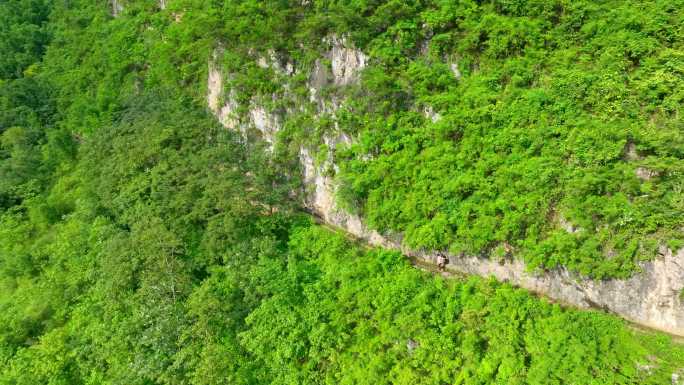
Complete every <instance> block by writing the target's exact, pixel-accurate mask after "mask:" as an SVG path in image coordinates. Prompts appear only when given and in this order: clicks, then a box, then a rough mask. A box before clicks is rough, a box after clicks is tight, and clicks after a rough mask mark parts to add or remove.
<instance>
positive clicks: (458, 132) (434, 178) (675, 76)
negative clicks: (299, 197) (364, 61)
mask: <svg viewBox="0 0 684 385" xmlns="http://www.w3.org/2000/svg"><path fill="white" fill-rule="evenodd" d="M479 3H482V4H480V5H478V4H479ZM401 4H402V5H400V3H399V2H396V3H394V2H387V3H386V4H383V5H382V6H379V7H371V6H368V7H367V8H366V9H365V10H364V11H363V12H361V13H362V14H367V13H373V14H378V13H380V12H389V11H392V12H394V13H393V15H394V16H393V17H391V18H390V17H383V18H378V19H377V21H376V20H375V19H372V18H370V19H368V20H369V23H371V25H369V26H368V27H367V28H368V31H378V32H372V33H371V32H369V33H368V35H367V40H368V41H367V43H365V45H364V48H365V49H366V50H367V51H368V52H370V53H371V56H372V63H373V65H372V66H371V67H370V68H368V70H367V71H365V74H364V75H365V76H364V83H363V84H364V87H363V89H362V90H360V91H357V92H361V93H362V94H363V95H364V96H365V97H363V98H359V97H355V98H353V100H354V102H353V103H351V105H350V106H349V108H348V110H349V114H348V116H345V118H347V119H348V121H349V123H348V127H352V128H353V130H354V132H355V133H357V135H358V136H359V143H358V144H356V145H355V146H353V147H352V148H351V150H349V151H347V152H344V153H342V154H340V155H341V156H340V157H341V158H343V159H347V161H346V162H342V163H341V164H342V165H343V170H342V175H341V178H342V179H343V180H344V181H345V182H346V185H347V186H348V189H347V191H346V192H345V195H344V198H345V199H346V200H347V201H350V202H352V205H355V206H356V207H358V210H359V211H360V212H361V213H362V214H363V215H364V217H366V218H367V219H368V221H369V223H370V224H371V225H373V226H374V227H375V228H378V229H381V230H393V231H402V232H404V233H405V235H406V242H407V243H408V244H409V245H411V246H413V247H418V248H419V247H426V248H444V247H449V248H450V249H451V250H452V251H453V252H455V253H458V252H466V253H470V254H479V253H482V252H485V253H489V252H491V250H493V249H495V248H496V247H497V246H498V245H501V244H503V243H504V242H506V243H508V244H509V245H511V246H513V247H514V248H515V249H516V254H517V255H520V256H521V257H523V258H524V259H525V261H526V262H528V264H529V265H530V266H531V267H533V268H534V267H539V268H555V267H558V266H560V265H562V266H565V267H568V268H570V269H571V270H574V271H578V272H580V273H582V274H584V275H587V276H591V277H595V278H605V277H626V276H629V275H630V274H632V272H634V271H635V269H636V265H635V264H636V262H638V261H639V260H641V259H650V258H653V257H654V256H655V255H656V246H657V244H658V243H662V244H665V243H667V242H668V241H670V240H673V239H679V240H681V239H682V232H681V226H682V223H683V222H682V218H683V214H684V205H683V204H682V203H683V202H684V200H683V199H682V198H683V197H684V195H682V191H683V187H684V178H683V177H682V175H683V174H682V171H683V169H682V166H683V165H684V161H683V160H684V136H683V135H682V133H683V132H684V127H683V126H682V121H681V118H680V114H681V111H680V109H681V106H682V102H683V101H684V94H683V93H682V89H683V86H684V47H683V46H682V42H683V41H684V35H682V30H681V28H679V26H680V25H682V22H684V14H683V13H682V12H681V10H682V9H683V8H682V6H683V5H684V4H682V3H679V2H676V1H675V2H671V1H647V2H624V1H605V2H585V1H579V2H577V1H573V2H565V1H541V2H538V1H491V2H469V1H465V2H452V1H435V2H428V4H425V3H424V2H418V1H416V2H401ZM388 20H391V23H388ZM383 23H384V24H383ZM388 24H389V25H388ZM425 39H430V45H429V51H428V52H427V53H426V54H425V55H422V56H419V55H418V52H419V49H420V47H421V43H422V41H424V40H425ZM361 41H363V40H361ZM445 62H446V63H449V62H450V63H457V65H458V69H459V70H460V72H461V73H462V77H461V79H460V80H459V79H456V77H455V76H454V75H453V74H452V73H451V72H450V68H449V66H448V65H447V64H445ZM426 107H430V108H432V109H433V110H434V111H435V112H437V113H439V114H440V115H441V120H439V121H437V122H432V121H431V120H430V119H427V118H425V117H424V116H423V114H422V111H423V110H424V109H425V108H426ZM640 167H641V168H642V169H643V170H648V171H646V173H647V174H648V173H649V172H650V175H651V177H650V178H649V179H648V180H642V179H640V178H639V177H638V176H637V171H638V170H639V168H640ZM562 222H566V223H569V224H571V225H572V226H573V227H575V228H576V229H578V231H576V232H573V233H570V232H568V231H566V230H565V229H563V226H562V225H561V223H562Z"/></svg>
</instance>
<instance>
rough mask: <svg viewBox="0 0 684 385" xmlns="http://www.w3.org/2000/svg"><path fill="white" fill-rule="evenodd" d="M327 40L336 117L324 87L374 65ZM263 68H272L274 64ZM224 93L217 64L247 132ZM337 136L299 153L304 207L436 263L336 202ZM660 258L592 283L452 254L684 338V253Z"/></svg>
mask: <svg viewBox="0 0 684 385" xmlns="http://www.w3.org/2000/svg"><path fill="white" fill-rule="evenodd" d="M327 42H329V43H330V45H331V48H330V51H329V52H327V53H326V54H325V55H324V56H325V57H324V58H321V59H320V60H318V61H316V63H315V65H314V68H313V70H312V73H311V74H310V76H309V82H308V83H309V89H310V95H309V102H311V103H312V104H313V105H314V106H315V108H316V109H317V110H318V111H319V113H325V114H329V115H332V116H333V118H334V113H335V110H336V109H337V108H339V106H340V105H341V104H343V103H344V101H342V100H333V101H329V100H327V101H326V100H323V98H322V97H321V92H320V90H321V89H322V88H323V87H329V86H336V87H345V86H349V85H351V84H354V83H355V82H357V81H358V80H359V72H360V71H361V70H362V69H363V68H364V67H365V65H366V64H367V62H368V57H367V56H366V55H365V54H363V53H362V52H361V51H359V50H357V49H355V48H353V47H351V46H349V45H348V44H347V42H346V40H345V39H342V38H338V37H332V38H330V39H328V40H327ZM325 60H329V61H330V62H331V63H332V66H331V67H326V65H324V61H325ZM260 65H264V66H270V64H269V63H268V62H267V61H264V62H263V63H260ZM456 69H457V67H456ZM283 72H284V73H286V72H290V73H291V72H293V71H292V70H285V71H283ZM455 76H460V73H458V74H457V73H456V72H455ZM223 96H225V95H223V77H222V74H221V72H220V71H219V69H218V68H217V66H216V65H213V64H210V65H209V74H208V94H207V103H208V105H209V109H210V110H211V111H212V112H214V114H215V115H216V116H217V118H218V119H219V120H220V121H221V123H222V124H223V125H224V126H226V127H227V128H230V129H240V126H241V124H244V123H240V124H238V123H237V122H239V120H238V117H237V116H235V115H234V114H235V111H236V105H233V104H231V100H234V98H233V97H231V96H230V94H229V95H228V97H227V98H226V99H227V100H228V101H227V102H225V103H224V104H223V105H222V104H221V103H222V102H221V100H222V97H223ZM306 102H307V101H303V103H306ZM425 113H426V116H428V117H430V118H431V119H433V120H435V121H436V120H438V119H439V117H438V116H437V114H434V112H433V111H426V112H425ZM244 119H247V120H248V121H249V124H251V125H253V126H254V127H256V128H257V129H258V130H259V131H261V132H262V133H263V137H264V139H265V140H267V141H269V143H271V144H273V143H274V142H275V141H276V140H277V138H276V133H277V132H278V131H279V130H280V128H281V126H282V121H283V117H282V116H280V115H278V114H275V113H273V112H270V111H268V109H267V108H264V107H263V106H260V105H259V104H258V103H255V104H253V105H252V107H251V109H250V112H249V113H248V116H247V117H246V118H244ZM335 127H337V125H336V126H335ZM335 131H336V133H335V134H328V135H327V136H325V137H324V141H325V144H326V145H327V148H328V154H327V157H326V158H325V159H323V160H320V159H319V161H318V162H317V161H316V159H314V157H313V155H312V154H314V153H316V151H314V150H313V149H310V148H307V147H301V148H300V151H299V160H300V163H301V165H302V167H301V169H302V173H303V180H304V184H305V186H304V187H305V203H306V206H307V207H308V209H309V210H310V211H312V212H313V213H315V214H316V215H318V216H319V217H320V218H322V219H323V220H324V221H325V222H326V223H328V224H330V225H333V226H337V227H339V228H341V229H343V230H344V231H346V232H348V233H350V234H353V235H354V236H356V237H358V238H361V239H364V240H365V241H367V242H368V243H370V244H372V245H375V246H380V247H385V248H391V249H397V250H401V251H402V252H403V253H404V254H405V255H409V256H412V257H415V258H419V259H422V260H423V261H426V262H430V263H435V260H436V254H434V253H426V252H421V251H416V250H410V249H408V248H406V247H404V246H403V245H402V242H401V234H393V235H387V234H380V233H379V232H377V231H375V230H372V229H369V228H368V227H367V226H366V225H365V224H364V222H363V218H361V217H359V216H358V215H355V214H351V213H349V212H346V211H345V210H343V209H341V208H340V207H339V205H338V204H337V200H336V194H337V190H338V185H337V184H336V181H335V179H334V178H333V177H332V176H330V173H329V172H326V171H327V170H329V169H331V168H332V169H335V167H336V165H335V164H334V162H333V153H334V150H335V148H336V147H338V146H346V145H349V144H351V143H352V141H353V138H351V137H350V136H348V135H346V134H344V132H343V131H341V130H340V129H339V127H337V129H336V130H335ZM628 152H629V151H628ZM559 221H560V222H561V225H562V227H563V228H565V229H566V231H569V232H575V231H580V230H581V229H578V228H575V227H574V226H573V225H572V224H570V223H569V222H567V221H566V220H565V219H563V218H562V217H561V218H559ZM660 254H661V255H660V256H659V257H658V258H656V259H655V260H654V261H651V262H645V263H642V264H641V269H642V272H641V273H638V274H635V275H634V276H633V277H631V278H629V279H624V280H618V279H613V280H602V281H597V280H590V279H586V278H582V277H579V276H577V275H574V274H572V273H570V272H568V271H567V270H565V269H558V270H553V271H546V272H539V273H533V272H530V271H528V269H527V268H526V266H525V264H524V262H522V261H520V260H517V259H513V260H504V261H499V260H493V259H487V258H481V257H476V256H467V255H450V256H449V264H448V265H447V269H449V270H452V271H457V272H461V273H466V274H475V275H479V276H484V277H489V276H493V277H496V278H497V279H498V280H501V281H506V282H510V283H512V284H514V285H517V286H520V287H523V288H526V289H528V290H530V291H533V292H536V293H540V294H544V295H545V296H547V297H549V298H551V299H553V300H556V301H559V302H562V303H565V304H568V305H573V306H577V307H580V308H589V307H596V308H602V309H605V310H607V311H610V312H613V313H615V314H617V315H620V316H622V317H624V318H625V319H628V320H630V321H633V322H635V323H638V324H641V325H644V326H647V327H651V328H654V329H659V330H662V331H665V332H669V333H672V334H676V335H680V336H684V303H683V302H684V299H683V297H684V296H683V295H682V290H684V249H681V250H679V251H678V252H673V251H672V250H669V249H667V248H662V249H661V252H660ZM675 381H677V380H675V379H674V378H673V383H675Z"/></svg>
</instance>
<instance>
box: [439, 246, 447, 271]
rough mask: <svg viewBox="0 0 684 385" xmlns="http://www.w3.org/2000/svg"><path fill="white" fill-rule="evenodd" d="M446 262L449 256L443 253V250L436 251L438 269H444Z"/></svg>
mask: <svg viewBox="0 0 684 385" xmlns="http://www.w3.org/2000/svg"><path fill="white" fill-rule="evenodd" d="M447 263H449V258H447V256H446V254H444V252H442V251H438V252H437V267H439V271H445V270H446V265H447Z"/></svg>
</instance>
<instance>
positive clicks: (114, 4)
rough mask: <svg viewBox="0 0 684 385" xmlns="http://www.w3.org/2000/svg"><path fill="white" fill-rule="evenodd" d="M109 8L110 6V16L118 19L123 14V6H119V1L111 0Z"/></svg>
mask: <svg viewBox="0 0 684 385" xmlns="http://www.w3.org/2000/svg"><path fill="white" fill-rule="evenodd" d="M111 6H112V16H114V17H119V15H120V14H121V12H123V10H124V6H123V4H121V1H119V0H112V2H111Z"/></svg>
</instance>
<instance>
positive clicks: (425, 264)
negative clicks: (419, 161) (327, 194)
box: [304, 211, 684, 345]
mask: <svg viewBox="0 0 684 385" xmlns="http://www.w3.org/2000/svg"><path fill="white" fill-rule="evenodd" d="M304 212H305V213H306V214H307V215H310V216H311V217H312V218H313V219H314V220H315V221H316V223H317V224H318V225H320V226H322V227H325V228H327V229H329V230H331V231H335V232H338V233H341V234H343V235H344V236H345V237H346V238H347V239H349V240H350V241H353V242H355V243H356V244H358V245H361V246H362V247H364V248H366V249H373V248H376V247H378V246H372V245H370V244H368V242H366V241H365V240H364V239H361V238H358V237H356V236H355V235H354V234H351V233H349V232H348V231H346V230H345V229H343V228H341V227H338V226H334V225H331V224H329V223H327V222H325V221H324V220H323V218H321V217H320V216H318V215H316V214H314V213H311V212H309V211H304ZM403 255H404V257H406V258H407V259H408V260H409V261H410V262H411V265H412V266H413V267H415V268H416V269H419V270H422V271H425V272H428V273H431V274H433V275H439V276H441V277H442V278H445V279H465V278H467V277H468V276H469V275H468V274H465V273H462V272H460V271H456V270H453V269H449V268H446V269H445V271H440V269H439V267H438V266H437V265H436V264H434V263H431V262H429V261H426V260H423V259H419V258H416V257H412V256H409V255H406V254H403ZM478 277H479V276H478ZM481 278H482V277H481ZM509 284H510V283H509ZM511 285H512V286H514V287H516V288H520V289H523V290H525V291H527V292H528V293H530V294H532V295H534V296H536V297H538V298H543V299H544V300H546V301H549V302H552V303H556V304H559V305H560V306H562V307H564V308H573V309H579V310H585V311H587V310H586V309H580V308H578V307H577V306H574V305H572V304H569V303H565V302H562V301H558V300H555V299H552V298H549V297H548V296H546V295H544V294H542V293H538V292H534V291H532V290H527V289H525V288H522V287H520V286H517V285H513V284H511ZM589 311H599V312H602V313H606V314H610V315H612V316H614V317H619V318H620V319H622V320H623V321H624V322H625V323H626V324H627V325H629V327H630V328H631V329H632V330H634V331H636V332H639V333H645V334H657V333H660V334H665V335H667V336H669V337H671V338H672V341H673V342H675V343H677V344H682V345H684V337H682V336H678V335H676V334H672V333H667V332H665V331H662V330H657V329H654V328H650V327H648V326H644V325H641V324H638V323H636V322H632V321H630V320H628V319H625V318H624V317H621V316H620V315H619V314H617V313H614V312H611V311H607V310H606V309H604V308H602V307H598V306H592V307H591V310H589Z"/></svg>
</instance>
